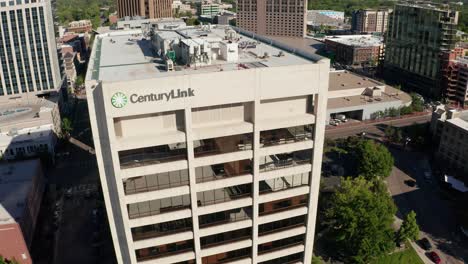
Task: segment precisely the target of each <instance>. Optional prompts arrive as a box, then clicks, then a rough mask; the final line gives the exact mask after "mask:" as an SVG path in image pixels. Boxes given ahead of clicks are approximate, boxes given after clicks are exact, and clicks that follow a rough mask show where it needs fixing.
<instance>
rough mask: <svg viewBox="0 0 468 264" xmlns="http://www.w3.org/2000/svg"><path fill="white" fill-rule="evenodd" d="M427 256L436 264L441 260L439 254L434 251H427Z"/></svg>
mask: <svg viewBox="0 0 468 264" xmlns="http://www.w3.org/2000/svg"><path fill="white" fill-rule="evenodd" d="M429 258H430V259H431V260H432V261H433V262H434V263H436V264H439V263H440V262H441V260H440V257H439V254H437V253H436V252H435V251H431V252H429Z"/></svg>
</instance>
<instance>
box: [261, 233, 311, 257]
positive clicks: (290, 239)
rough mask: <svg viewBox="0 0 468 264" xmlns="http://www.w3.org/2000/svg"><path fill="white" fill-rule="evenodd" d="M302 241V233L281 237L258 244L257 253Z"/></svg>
mask: <svg viewBox="0 0 468 264" xmlns="http://www.w3.org/2000/svg"><path fill="white" fill-rule="evenodd" d="M303 243H304V235H303V234H302V235H298V236H293V237H288V238H283V239H280V240H276V241H273V242H268V243H265V244H260V245H258V254H266V253H269V252H272V251H278V250H281V249H285V248H290V247H293V246H297V245H300V244H303Z"/></svg>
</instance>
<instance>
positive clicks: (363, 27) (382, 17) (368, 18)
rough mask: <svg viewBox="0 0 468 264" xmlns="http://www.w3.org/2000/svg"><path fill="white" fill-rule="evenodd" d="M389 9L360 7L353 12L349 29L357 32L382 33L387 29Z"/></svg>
mask: <svg viewBox="0 0 468 264" xmlns="http://www.w3.org/2000/svg"><path fill="white" fill-rule="evenodd" d="M389 13H390V11H389V10H372V9H361V10H356V11H354V12H353V15H352V21H351V30H352V31H354V32H357V33H360V34H362V33H384V32H386V31H387V25H388V16H389Z"/></svg>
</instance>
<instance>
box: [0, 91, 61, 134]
mask: <svg viewBox="0 0 468 264" xmlns="http://www.w3.org/2000/svg"><path fill="white" fill-rule="evenodd" d="M57 100H58V96H49V97H47V98H45V97H44V98H39V97H36V96H35V95H28V94H26V95H25V97H22V98H18V99H10V100H8V101H3V102H1V103H0V133H5V132H9V131H10V130H11V129H23V128H30V127H38V126H42V125H47V124H53V117H52V109H53V108H54V107H56V106H57Z"/></svg>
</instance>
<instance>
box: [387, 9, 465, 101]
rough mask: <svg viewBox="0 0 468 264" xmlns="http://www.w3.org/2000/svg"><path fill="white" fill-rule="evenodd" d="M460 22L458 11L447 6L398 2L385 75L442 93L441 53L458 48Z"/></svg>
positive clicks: (411, 86)
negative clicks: (457, 34)
mask: <svg viewBox="0 0 468 264" xmlns="http://www.w3.org/2000/svg"><path fill="white" fill-rule="evenodd" d="M457 23H458V12H457V11H453V10H450V9H447V7H446V6H434V5H429V4H397V5H396V6H395V10H394V11H393V12H392V14H391V15H390V20H389V24H388V32H387V35H386V49H385V63H384V68H385V71H384V74H385V78H386V79H388V80H389V81H395V82H398V83H401V84H402V85H404V86H406V87H407V88H409V89H411V90H413V91H416V92H419V93H421V94H424V95H427V96H431V97H435V98H437V97H440V96H441V94H442V91H441V90H442V89H441V85H440V83H441V55H442V54H441V53H442V52H444V51H449V50H452V49H454V48H455V42H456V40H455V37H456V35H455V33H456V27H457Z"/></svg>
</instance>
